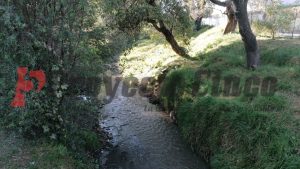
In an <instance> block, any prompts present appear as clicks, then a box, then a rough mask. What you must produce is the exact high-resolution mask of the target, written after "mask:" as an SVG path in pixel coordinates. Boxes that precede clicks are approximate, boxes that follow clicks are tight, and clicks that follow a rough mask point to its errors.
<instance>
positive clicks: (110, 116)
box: [100, 86, 207, 169]
mask: <svg viewBox="0 0 300 169" xmlns="http://www.w3.org/2000/svg"><path fill="white" fill-rule="evenodd" d="M102 115H103V120H102V122H101V126H102V128H103V129H105V130H106V131H107V132H109V133H110V134H111V135H112V140H111V143H112V145H113V146H112V148H111V149H109V150H107V151H104V152H103V153H102V156H101V159H100V160H101V163H102V164H101V168H103V169H205V168H207V167H206V165H205V163H204V162H203V161H202V160H201V158H200V157H198V156H196V155H195V154H194V153H193V152H192V151H191V150H190V148H189V146H188V145H187V144H186V143H185V142H184V141H183V140H182V138H181V137H180V133H179V130H178V127H177V126H176V125H174V124H173V123H172V122H171V120H170V119H169V117H168V116H167V115H166V114H165V113H163V112H162V111H160V110H159V109H158V108H157V107H156V106H155V105H152V104H150V103H149V102H148V99H146V98H143V97H141V96H134V97H130V98H127V97H123V96H122V95H121V86H120V87H119V88H118V90H117V93H116V96H115V98H114V99H113V101H112V102H111V103H109V104H107V105H105V106H104V108H103V109H102Z"/></svg>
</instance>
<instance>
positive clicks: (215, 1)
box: [210, 0, 227, 7]
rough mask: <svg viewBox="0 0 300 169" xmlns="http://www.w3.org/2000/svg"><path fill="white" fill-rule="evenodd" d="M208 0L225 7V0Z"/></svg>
mask: <svg viewBox="0 0 300 169" xmlns="http://www.w3.org/2000/svg"><path fill="white" fill-rule="evenodd" d="M210 2H212V3H214V4H216V5H219V6H223V7H226V6H227V1H224V2H223V1H219V0H210Z"/></svg>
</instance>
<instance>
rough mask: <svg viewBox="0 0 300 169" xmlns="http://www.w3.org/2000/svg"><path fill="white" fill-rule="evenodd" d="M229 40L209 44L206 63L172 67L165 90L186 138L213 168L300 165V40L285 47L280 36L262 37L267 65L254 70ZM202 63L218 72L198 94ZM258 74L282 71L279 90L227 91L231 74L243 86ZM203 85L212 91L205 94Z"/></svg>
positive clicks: (168, 105)
mask: <svg viewBox="0 0 300 169" xmlns="http://www.w3.org/2000/svg"><path fill="white" fill-rule="evenodd" d="M225 41H227V39H224V38H221V39H219V40H217V43H218V44H211V45H209V46H208V48H207V49H206V50H207V51H206V52H205V53H203V54H202V55H199V56H200V58H201V60H202V63H201V64H202V66H201V67H188V66H185V67H186V68H181V69H178V70H175V71H172V72H170V73H169V75H168V76H167V78H166V80H165V81H164V83H163V87H162V90H161V95H160V97H161V99H162V100H163V103H165V104H164V107H165V109H167V110H169V111H170V110H173V109H174V110H175V112H176V114H177V118H178V119H177V120H178V125H179V127H180V128H181V131H182V134H183V136H184V138H185V139H186V140H187V141H188V142H189V143H190V144H191V146H192V148H193V149H194V150H195V151H196V152H198V153H199V154H201V156H203V157H205V158H206V159H207V160H208V161H209V163H210V164H211V166H212V168H291V169H292V168H293V169H296V168H299V167H300V158H299V151H298V150H299V146H300V145H299V139H300V135H299V124H300V123H299V118H298V116H297V114H295V113H294V111H296V112H297V103H295V102H296V100H298V101H299V93H298V94H295V93H297V92H299V91H298V90H299V84H300V83H299V63H298V62H295V60H298V59H299V57H298V55H297V54H299V53H300V50H299V48H298V47H297V46H298V45H299V42H298V43H297V44H293V43H289V44H285V48H284V49H278V48H273V46H275V45H277V43H276V42H275V41H270V40H265V42H264V41H263V42H261V44H262V46H263V48H262V49H263V50H262V51H261V52H262V62H263V66H261V67H260V68H259V69H257V70H256V71H255V72H249V71H246V70H245V69H244V68H243V61H242V56H241V51H242V46H241V44H239V43H236V42H231V43H230V44H229V45H226V46H223V47H222V44H223V43H224V42H225ZM286 43H288V42H287V41H286ZM231 49H235V50H234V51H232V50H231ZM199 69H200V70H211V71H216V72H218V73H217V74H214V75H211V77H210V78H208V79H206V78H204V80H203V81H202V83H201V85H200V88H199V91H200V92H199V93H198V95H196V96H195V92H194V90H193V89H194V85H195V83H197V82H196V81H197V78H196V77H195V72H196V71H198V70H199ZM253 75H255V76H257V77H260V78H264V77H269V76H273V77H276V78H277V79H278V85H277V89H276V90H277V92H276V93H275V95H271V96H262V95H261V94H259V95H255V96H253V95H247V93H242V94H241V95H240V96H237V97H228V96H224V95H225V94H222V93H223V92H224V90H225V89H224V85H225V84H224V83H225V79H226V77H230V76H237V77H240V79H241V83H240V84H238V86H239V88H240V89H243V88H244V84H245V81H246V79H247V78H248V77H251V76H253ZM217 76H220V77H221V78H220V79H221V80H220V86H218V87H216V86H214V83H213V79H214V78H216V77H217ZM174 84H176V85H174ZM213 90H221V94H220V96H219V97H215V96H213ZM203 91H208V92H205V95H203V94H202V93H201V92H203ZM293 103H294V104H293ZM295 116H296V118H295Z"/></svg>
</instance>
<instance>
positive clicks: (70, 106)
mask: <svg viewBox="0 0 300 169" xmlns="http://www.w3.org/2000/svg"><path fill="white" fill-rule="evenodd" d="M74 103H75V104H74ZM99 104H100V103H98V102H97V101H96V100H90V101H84V102H83V101H81V100H74V99H72V98H67V99H65V101H64V104H63V112H64V114H63V119H65V123H64V129H65V131H64V136H63V138H62V142H63V143H64V144H65V145H66V146H67V147H69V148H70V149H72V150H73V151H75V152H77V153H84V152H90V153H94V152H95V151H97V150H98V149H100V148H101V141H100V140H101V138H100V133H99V132H98V130H97V129H98V120H99V113H98V111H99V110H98V109H99V107H97V106H96V105H99Z"/></svg>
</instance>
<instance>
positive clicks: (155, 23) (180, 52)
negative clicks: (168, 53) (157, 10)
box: [146, 0, 194, 60]
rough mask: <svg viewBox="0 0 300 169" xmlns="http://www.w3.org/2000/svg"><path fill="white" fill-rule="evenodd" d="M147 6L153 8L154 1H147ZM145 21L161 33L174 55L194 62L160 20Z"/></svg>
mask: <svg viewBox="0 0 300 169" xmlns="http://www.w3.org/2000/svg"><path fill="white" fill-rule="evenodd" d="M148 4H149V5H151V6H153V7H155V6H156V4H155V0H149V1H148ZM146 21H147V22H148V23H151V24H152V25H153V27H154V28H155V29H156V30H157V31H158V32H160V33H162V34H163V35H164V36H165V38H166V40H167V41H168V43H169V44H170V45H171V47H172V49H173V50H174V52H175V53H177V54H178V55H179V56H182V57H184V58H186V59H190V60H194V58H192V57H190V56H189V55H188V53H187V50H186V49H185V48H184V47H181V46H179V44H178V43H177V41H176V39H175V37H174V35H173V33H172V31H171V30H169V29H168V28H167V27H166V25H165V24H164V22H163V21H162V20H158V21H156V20H154V19H147V20H146Z"/></svg>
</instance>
